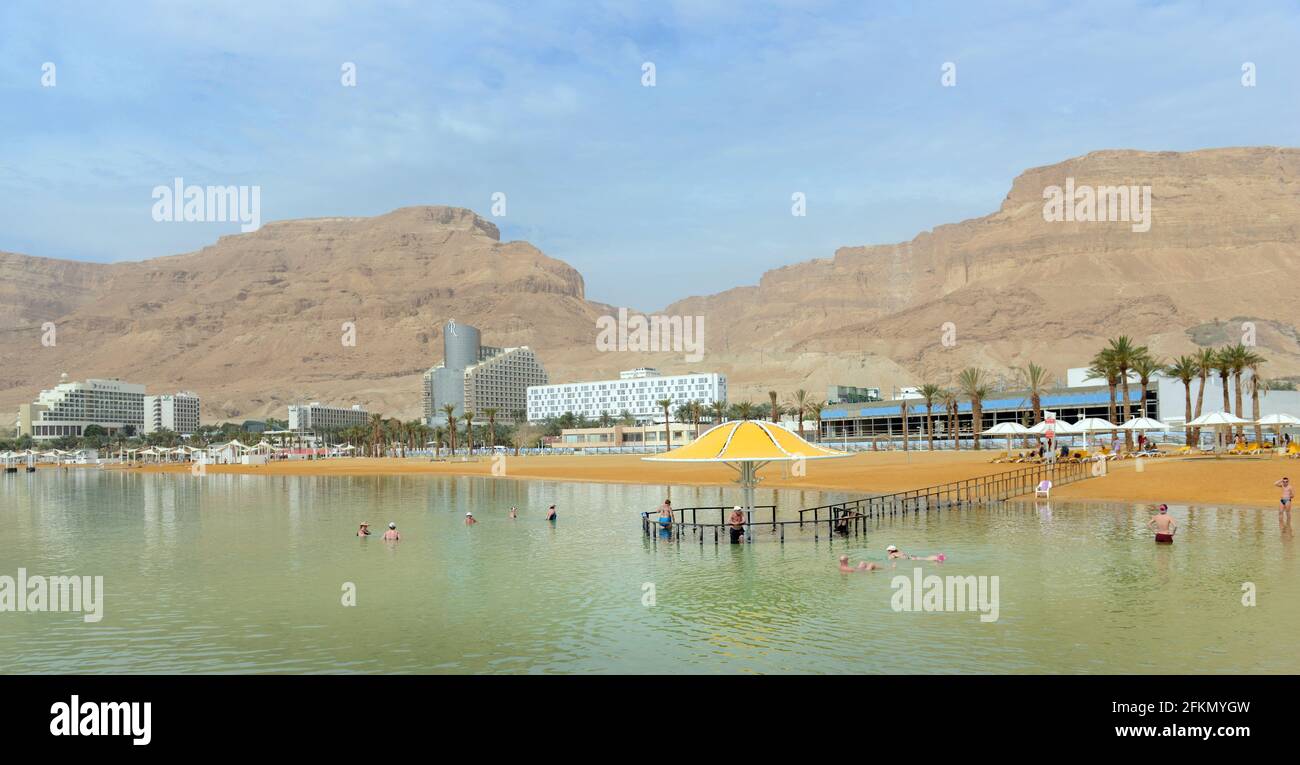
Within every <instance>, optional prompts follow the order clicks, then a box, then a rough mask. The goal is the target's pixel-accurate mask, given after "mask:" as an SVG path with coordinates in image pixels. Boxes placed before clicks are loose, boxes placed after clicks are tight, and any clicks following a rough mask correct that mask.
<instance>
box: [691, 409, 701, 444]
mask: <svg viewBox="0 0 1300 765" xmlns="http://www.w3.org/2000/svg"><path fill="white" fill-rule="evenodd" d="M703 409H704V407H703V405H702V404H700V402H699V401H692V402H691V432H692V433H694V434H695V437H696V438H699V437H700V412H701V411H703Z"/></svg>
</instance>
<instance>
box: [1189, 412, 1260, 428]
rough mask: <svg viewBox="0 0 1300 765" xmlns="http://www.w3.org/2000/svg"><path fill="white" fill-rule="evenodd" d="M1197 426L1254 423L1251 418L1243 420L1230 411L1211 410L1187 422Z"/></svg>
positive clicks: (1212, 426) (1216, 426) (1217, 426)
mask: <svg viewBox="0 0 1300 765" xmlns="http://www.w3.org/2000/svg"><path fill="white" fill-rule="evenodd" d="M1187 424H1188V425H1190V426H1192V427H1196V428H1219V427H1227V426H1229V425H1254V424H1255V423H1253V422H1251V421H1250V420H1243V419H1241V418H1240V417H1238V416H1237V415H1235V414H1232V413H1230V412H1210V413H1209V414H1203V415H1201V416H1200V417H1197V418H1196V419H1194V420H1192V421H1191V422H1189V423H1187Z"/></svg>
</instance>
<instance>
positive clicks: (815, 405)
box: [808, 400, 826, 441]
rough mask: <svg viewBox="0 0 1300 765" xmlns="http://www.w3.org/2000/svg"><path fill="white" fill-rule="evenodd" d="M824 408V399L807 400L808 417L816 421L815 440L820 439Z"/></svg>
mask: <svg viewBox="0 0 1300 765" xmlns="http://www.w3.org/2000/svg"><path fill="white" fill-rule="evenodd" d="M825 408H826V402H825V401H820V400H819V401H809V402H808V419H810V420H813V421H814V422H816V423H817V440H818V441H820V440H822V410H823V409H825Z"/></svg>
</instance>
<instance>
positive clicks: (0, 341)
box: [0, 148, 1300, 420]
mask: <svg viewBox="0 0 1300 765" xmlns="http://www.w3.org/2000/svg"><path fill="white" fill-rule="evenodd" d="M1297 171H1300V150H1295V149H1277V148H1243V149H1215V150H1206V151H1197V152H1189V153H1173V152H1156V153H1152V152H1135V151H1102V152H1094V153H1092V154H1088V155H1087V156H1084V157H1079V158H1075V159H1071V160H1068V161H1066V162H1062V163H1060V164H1056V165H1051V166H1048V167H1041V168H1035V169H1032V170H1029V171H1027V172H1025V173H1024V174H1022V175H1021V176H1019V177H1018V178H1016V179H1015V181H1014V182H1013V184H1012V187H1011V191H1010V193H1009V194H1008V195H1007V197H1006V199H1005V200H1004V201H1003V203H1002V205H1001V207H1000V209H999V210H998V211H996V212H994V213H992V214H991V215H987V216H985V217H982V218H976V219H973V220H967V221H962V222H960V223H954V224H951V225H944V226H940V227H938V228H936V229H934V230H933V231H928V232H925V233H922V234H920V235H919V236H917V237H916V238H915V239H913V240H912V241H910V242H906V243H901V244H894V245H879V246H867V247H845V248H841V249H840V250H838V251H837V252H836V253H835V254H834V256H833V257H832V258H829V259H825V260H815V261H811V262H807V263H800V264H796V265H791V266H787V267H785V268H780V269H777V270H774V271H770V272H768V273H766V274H762V275H761V277H760V278H759V279H758V283H757V285H755V286H745V287H738V288H735V289H732V290H728V291H726V292H723V293H720V294H717V295H712V296H706V297H692V298H688V299H685V300H682V301H680V302H678V303H676V304H674V305H672V306H669V307H668V308H667V309H666V311H665V312H666V313H669V314H681V315H690V316H694V315H700V316H703V317H704V319H705V338H704V341H705V342H704V357H703V359H702V360H701V361H699V362H698V363H695V364H688V363H686V362H685V361H684V360H683V354H681V353H659V354H636V353H630V352H629V353H608V352H606V353H601V352H598V351H597V349H596V343H595V338H596V335H597V324H596V319H597V318H598V317H600V316H602V315H605V314H609V313H610V312H611V311H612V310H613V309H611V308H610V307H609V306H606V305H603V304H600V303H595V302H592V301H589V300H587V299H586V297H585V293H584V285H583V280H582V277H581V275H580V274H578V272H577V271H575V270H574V269H573V268H571V267H569V266H568V265H566V264H564V263H562V262H560V261H558V260H555V259H553V258H549V257H547V256H546V255H544V254H543V253H541V252H539V251H538V250H537V249H536V248H534V247H532V246H531V245H529V244H527V243H524V242H509V243H502V242H501V241H500V236H499V233H498V231H497V228H496V226H495V225H493V224H492V223H491V222H489V221H487V220H485V219H483V218H481V217H479V216H477V215H475V214H474V213H472V212H470V211H468V210H462V209H454V208H446V207H414V208H404V209H401V210H396V211H394V212H392V213H389V214H386V215H381V216H378V217H374V218H329V219H313V220H297V221H283V222H274V223H268V224H266V225H264V226H263V227H262V228H261V229H259V230H258V231H256V232H253V233H250V234H240V235H235V236H227V237H222V238H221V239H220V240H219V241H218V242H217V243H216V244H214V245H212V246H210V247H207V248H204V249H202V250H200V251H198V252H193V253H188V254H184V255H177V256H171V257H164V258H155V259H151V260H146V261H142V262H123V263H114V264H94V263H82V262H71V261H59V260H51V259H46V258H38V257H30V256H25V255H15V254H7V253H0V322H2V323H0V327H2V328H3V329H4V331H3V332H0V411H6V410H11V409H12V408H13V407H15V406H16V405H17V404H19V403H21V402H24V401H30V400H32V398H33V396H34V395H35V394H36V392H37V391H38V390H39V389H40V388H43V387H49V386H50V385H52V384H54V383H55V382H56V381H57V379H58V376H59V373H61V372H67V373H68V374H69V375H70V376H71V377H72V378H73V379H82V378H86V377H122V378H124V379H127V380H131V381H134V382H142V383H145V384H146V385H148V386H149V389H150V390H151V391H157V392H166V391H172V390H177V389H191V390H194V391H197V392H198V393H200V394H201V395H202V396H203V397H204V418H205V420H208V419H216V420H221V419H240V418H244V417H254V416H265V415H271V414H273V415H276V416H280V417H283V416H284V406H285V405H286V404H287V403H291V402H293V401H294V400H299V399H312V400H323V401H331V402H336V403H340V404H350V403H361V404H365V405H367V406H368V407H369V408H370V409H371V411H381V412H384V413H385V415H388V416H400V417H403V418H404V419H409V418H413V417H415V416H417V414H418V412H419V405H420V398H419V391H420V382H419V381H420V374H421V373H422V372H423V371H424V370H425V369H427V368H428V367H429V366H431V365H433V364H435V363H437V362H438V361H439V360H440V358H441V353H442V352H441V336H440V334H439V327H440V326H441V324H442V323H443V322H444V321H445V320H446V319H448V318H454V319H456V320H457V321H460V322H464V323H470V324H474V325H477V326H479V327H481V328H482V329H483V336H484V342H485V343H488V344H492V345H503V346H511V345H524V344H526V345H530V346H532V347H533V348H534V349H535V350H536V351H537V352H538V353H539V355H540V357H541V359H542V361H543V362H544V363H545V364H546V366H547V369H548V371H549V372H550V374H551V379H552V381H557V382H558V381H567V380H578V379H591V378H593V377H595V376H605V375H612V374H614V373H616V372H617V371H618V370H619V369H626V368H630V367H634V366H640V365H647V364H648V365H654V366H658V367H660V368H661V369H663V370H664V371H667V372H678V371H687V370H689V369H699V370H709V371H720V372H725V373H727V374H728V376H729V378H730V382H731V389H732V398H733V399H734V400H740V399H742V398H750V399H753V400H765V399H766V391H767V390H768V389H771V388H776V389H778V390H780V391H782V392H783V393H788V392H789V391H791V390H793V389H794V388H798V387H802V388H807V389H808V390H810V391H811V392H812V393H813V395H814V396H821V395H823V394H824V392H825V386H826V385H827V384H830V383H840V384H852V385H877V386H880V387H883V388H885V389H886V390H888V388H889V387H890V386H891V385H909V384H917V383H919V382H922V381H927V380H933V381H937V382H947V381H948V380H949V379H950V377H951V376H952V375H953V374H954V373H955V372H956V371H957V370H958V369H960V368H961V367H964V366H968V365H972V364H978V365H982V366H984V367H985V368H987V369H989V370H991V371H993V372H995V373H998V374H1001V375H1004V376H1007V377H1008V378H1009V373H1008V369H1009V368H1010V367H1012V366H1016V365H1021V364H1023V363H1025V362H1026V361H1028V360H1030V359H1033V360H1035V361H1038V362H1039V363H1044V364H1046V365H1047V366H1048V367H1049V368H1050V369H1051V370H1052V371H1053V372H1054V373H1055V374H1057V375H1058V376H1063V374H1064V371H1065V368H1066V367H1067V366H1076V365H1082V364H1084V363H1085V362H1086V361H1087V359H1088V357H1090V356H1091V354H1092V353H1093V352H1094V351H1095V350H1096V349H1097V348H1098V347H1099V346H1100V345H1101V344H1102V343H1103V342H1104V339H1105V338H1106V337H1111V336H1115V335H1117V334H1121V333H1126V334H1129V335H1132V336H1134V337H1135V338H1137V339H1138V340H1139V341H1141V342H1144V343H1147V344H1149V345H1150V346H1151V347H1152V348H1153V350H1154V351H1155V352H1157V353H1159V354H1163V355H1166V356H1168V355H1175V354H1179V353H1186V352H1190V351H1192V350H1194V349H1195V348H1197V347H1198V346H1199V345H1205V344H1221V343H1224V342H1228V341H1232V342H1236V341H1237V340H1238V339H1240V337H1241V334H1242V324H1243V323H1244V322H1253V323H1254V326H1255V329H1256V334H1257V341H1258V344H1259V346H1260V350H1261V352H1262V353H1263V354H1264V355H1265V356H1267V357H1268V358H1269V359H1270V363H1269V364H1268V365H1267V366H1266V367H1265V370H1264V372H1265V374H1266V375H1267V376H1269V377H1282V376H1291V375H1297V374H1300V335H1298V334H1297V329H1296V326H1297V324H1298V323H1300V321H1298V319H1300V308H1297V303H1296V299H1297V295H1296V290H1297V287H1298V286H1300V236H1298V234H1300V232H1298V230H1297V229H1298V227H1300V181H1298V180H1297ZM1068 179H1073V181H1072V185H1073V187H1074V188H1076V189H1078V188H1081V187H1085V186H1086V187H1089V188H1094V187H1116V186H1120V185H1125V186H1136V187H1138V188H1139V189H1140V188H1141V187H1144V186H1149V187H1150V188H1151V196H1150V199H1151V201H1150V208H1149V211H1150V218H1149V220H1150V228H1149V230H1146V231H1135V230H1134V228H1135V226H1134V225H1133V223H1132V222H1131V221H1110V222H1102V221H1091V222H1083V221H1078V220H1075V221H1066V220H1062V221H1049V220H1045V217H1044V204H1045V201H1044V190H1045V189H1049V188H1050V187H1053V186H1057V187H1062V188H1065V187H1066V184H1067V180H1068ZM1138 196H1140V195H1138ZM44 322H54V323H55V326H56V328H57V343H56V345H54V346H53V347H44V346H42V344H41V337H42V332H41V325H42V324H43V323H44ZM344 322H355V323H356V334H357V343H356V346H355V347H347V346H345V345H344V344H343V342H342V336H343V328H342V325H343V323H344ZM949 323H950V324H951V326H947V329H948V330H949V332H948V337H949V339H955V343H948V344H945V343H944V342H943V339H944V332H945V327H946V325H948V324H949Z"/></svg>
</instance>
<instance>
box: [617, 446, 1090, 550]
mask: <svg viewBox="0 0 1300 765" xmlns="http://www.w3.org/2000/svg"><path fill="white" fill-rule="evenodd" d="M1091 477H1092V465H1091V464H1090V463H1080V462H1056V463H1042V464H1037V465H1027V466H1025V467H1022V468H1017V469H1015V470H1008V471H1006V472H1002V473H994V474H992V475H986V476H979V477H977V478H967V479H964V480H961V481H952V482H949V483H941V484H938V485H935V486H927V487H925V488H922V489H909V490H908V491H899V492H894V493H892V494H880V495H876V496H870V497H860V498H858V499H850V500H845V501H843V502H832V503H831V504H829V505H818V506H817V507H809V508H804V509H803V510H800V511H799V519H798V520H778V519H777V507H776V505H755V506H754V507H753V509H751V510H747V511H745V526H744V528H745V541H747V542H752V541H753V540H754V529H755V527H759V528H763V527H770V529H771V530H772V532H773V533H774V534H775V535H777V536H778V537H779V541H781V542H785V533H786V528H787V527H795V528H796V530H798V529H804V528H805V527H808V528H811V530H812V532H813V539H814V540H816V539H819V538H820V537H821V536H822V535H823V534H825V535H827V536H832V535H834V534H835V533H836V532H837V531H838V532H839V533H840V534H842V535H844V536H860V535H865V534H866V524H867V521H869V520H873V519H878V518H884V517H888V516H898V515H906V514H907V513H920V512H929V511H931V510H944V509H949V508H954V507H957V508H960V507H963V506H967V505H972V504H975V503H978V502H989V501H1000V500H1004V499H1011V498H1013V497H1018V496H1021V495H1023V494H1030V493H1032V492H1034V491H1035V489H1037V488H1038V486H1039V484H1041V483H1042V482H1043V481H1045V480H1046V481H1051V482H1052V486H1053V487H1059V486H1065V485H1066V484H1071V483H1075V482H1077V481H1081V480H1083V479H1085V478H1091ZM730 510H731V508H730V507H724V506H709V507H677V508H673V522H672V525H671V527H669V526H668V525H667V524H660V523H659V521H658V518H657V517H653V514H652V513H642V514H641V528H642V531H644V532H645V535H646V536H648V537H650V538H652V539H655V540H658V539H659V538H660V537H661V536H662V537H665V539H675V540H676V541H677V542H678V544H680V543H681V541H682V538H683V537H686V538H690V537H692V536H694V537H695V538H696V539H697V540H698V542H699V543H700V544H704V540H705V537H706V536H708V535H709V533H712V536H713V543H714V544H718V543H719V540H722V539H726V536H727V534H726V531H727V528H728V524H727V514H728V513H729V512H730ZM715 511H716V512H717V513H718V522H717V523H709V522H707V521H705V522H702V521H700V516H701V514H703V515H705V516H708V515H711V514H712V513H713V512H715ZM810 513H811V517H810V516H809V514H810ZM688 517H689V520H687V518H688ZM764 517H766V518H767V519H768V520H764Z"/></svg>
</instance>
